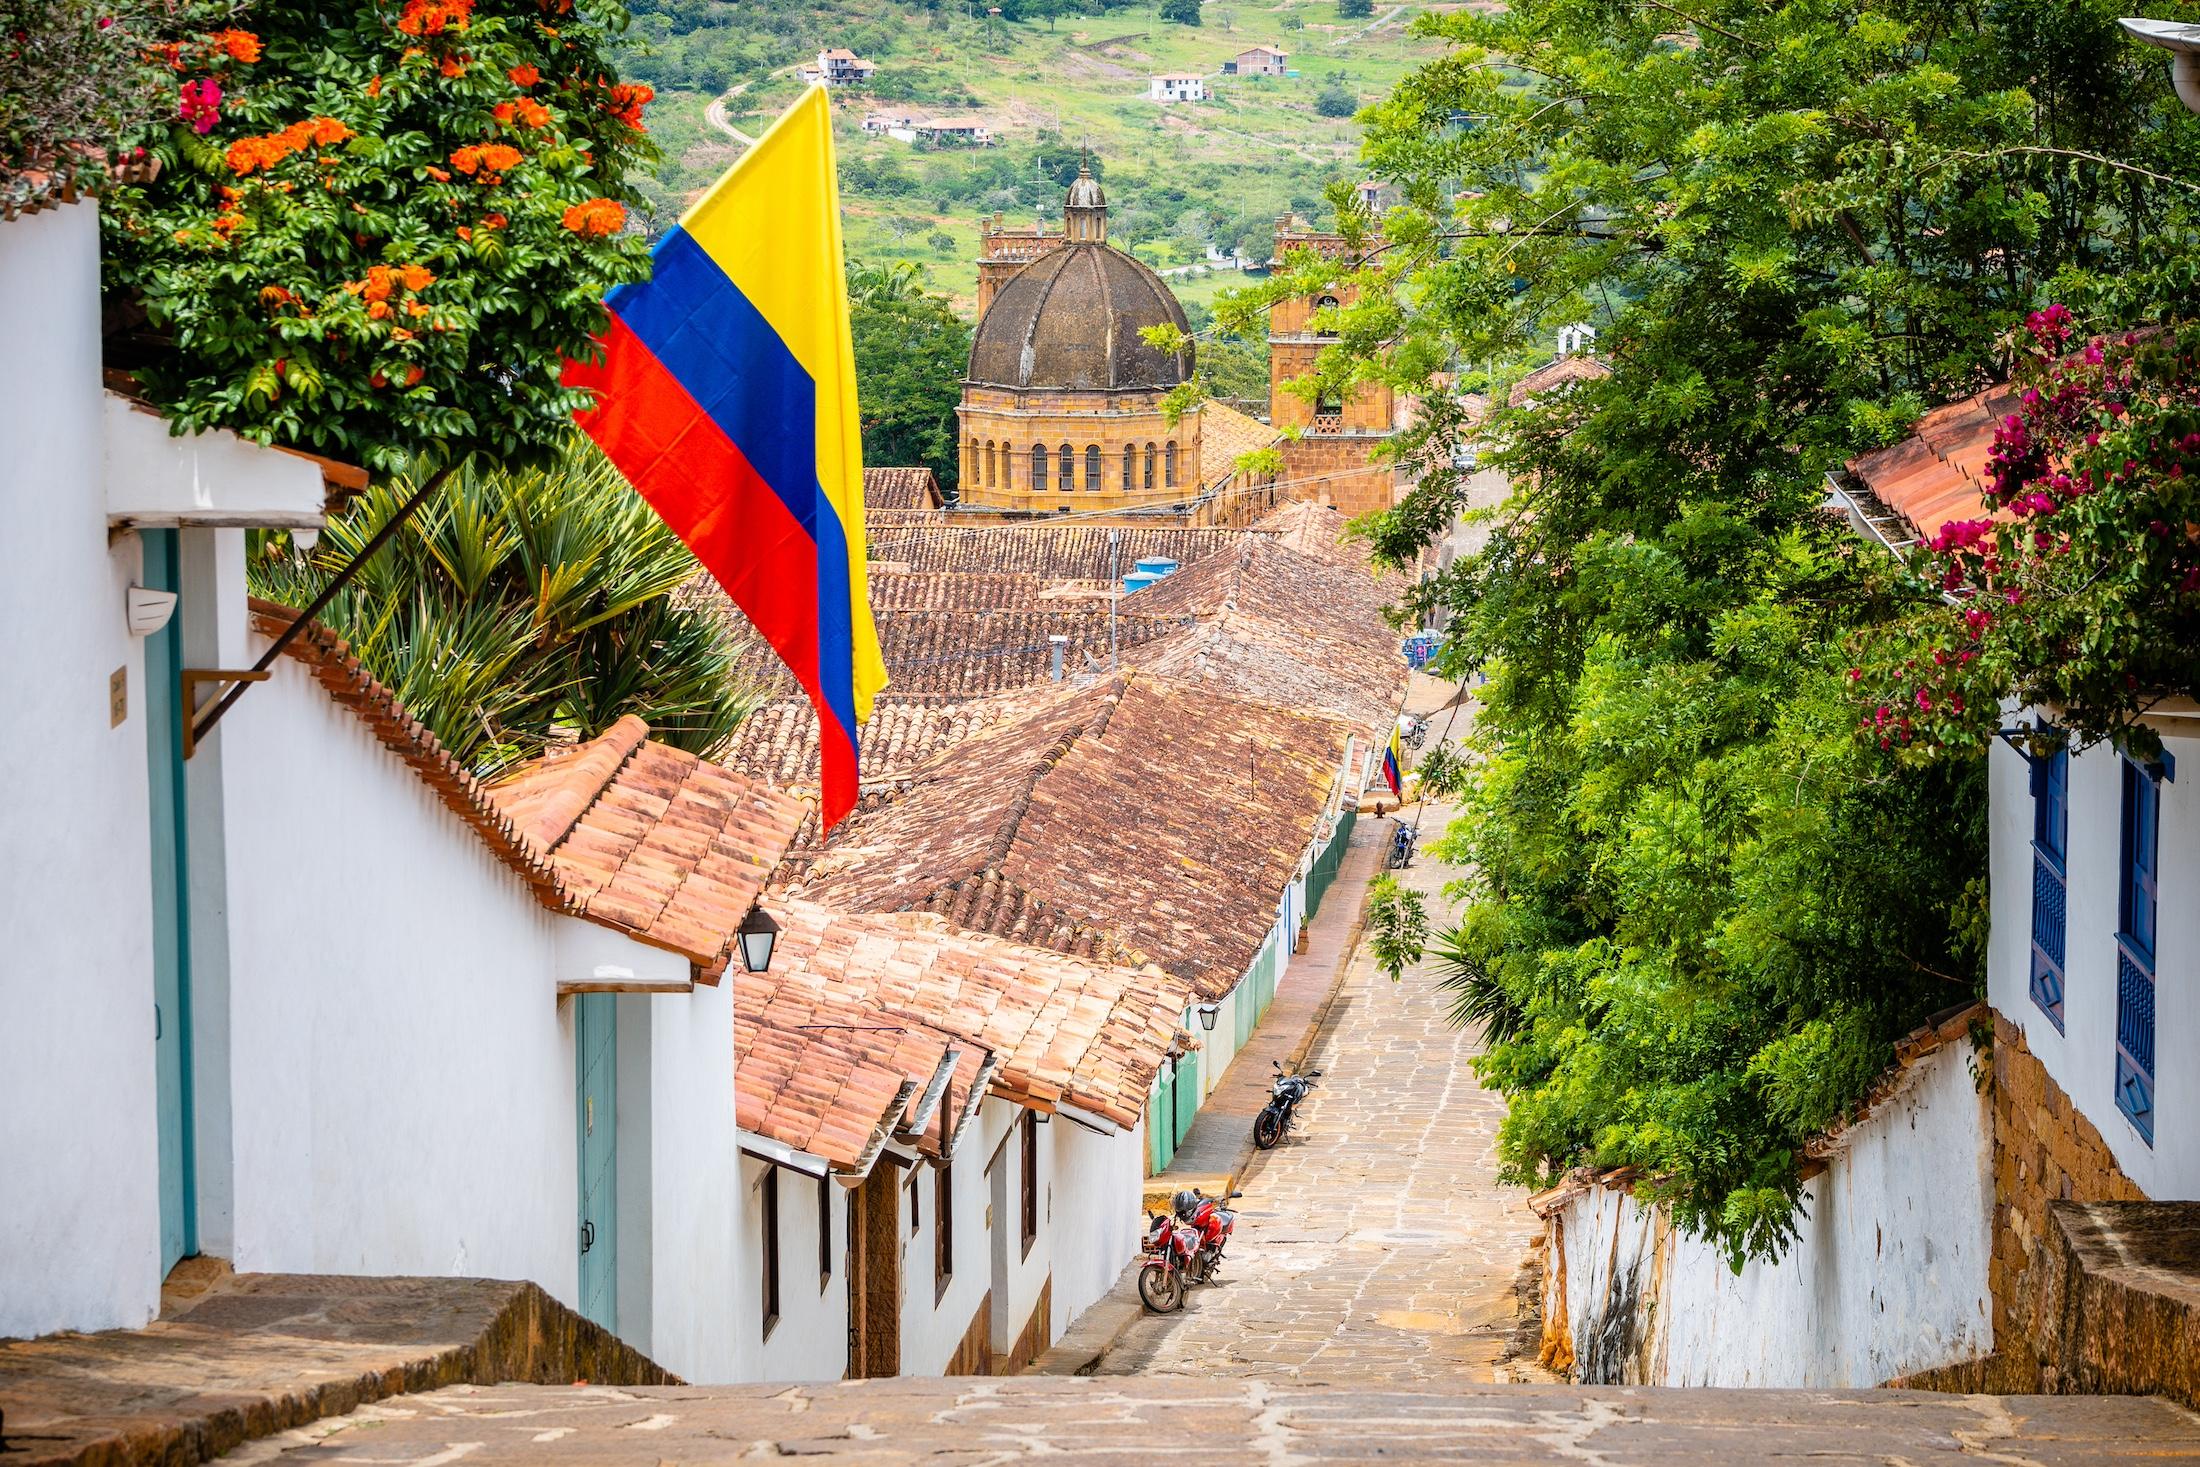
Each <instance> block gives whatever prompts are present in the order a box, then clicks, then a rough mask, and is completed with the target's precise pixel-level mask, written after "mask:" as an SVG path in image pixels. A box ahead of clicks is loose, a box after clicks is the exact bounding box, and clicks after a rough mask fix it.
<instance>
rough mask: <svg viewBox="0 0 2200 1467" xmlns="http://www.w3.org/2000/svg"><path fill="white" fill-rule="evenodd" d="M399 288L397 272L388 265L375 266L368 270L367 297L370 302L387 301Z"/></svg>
mask: <svg viewBox="0 0 2200 1467" xmlns="http://www.w3.org/2000/svg"><path fill="white" fill-rule="evenodd" d="M396 288H397V272H396V271H395V270H392V269H391V268H390V267H389V266H387V265H373V266H369V267H368V269H367V283H366V297H367V299H368V300H370V301H385V300H388V299H389V298H390V292H391V291H392V290H395V289H396Z"/></svg>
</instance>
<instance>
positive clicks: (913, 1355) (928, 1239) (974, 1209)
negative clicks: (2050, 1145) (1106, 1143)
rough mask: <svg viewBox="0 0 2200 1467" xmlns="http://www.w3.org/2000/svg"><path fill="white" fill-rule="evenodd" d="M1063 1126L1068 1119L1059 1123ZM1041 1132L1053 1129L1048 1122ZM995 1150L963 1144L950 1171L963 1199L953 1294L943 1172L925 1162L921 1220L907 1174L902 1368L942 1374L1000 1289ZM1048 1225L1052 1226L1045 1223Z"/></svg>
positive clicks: (955, 1242) (920, 1190) (920, 1169)
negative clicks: (940, 1196) (943, 1246)
mask: <svg viewBox="0 0 2200 1467" xmlns="http://www.w3.org/2000/svg"><path fill="white" fill-rule="evenodd" d="M1055 1124H1056V1125H1062V1124H1066V1123H1065V1122H1061V1121H1057V1122H1055ZM1040 1129H1041V1130H1045V1129H1047V1128H1046V1127H1044V1126H1042V1127H1040ZM986 1156H987V1153H986V1151H985V1149H984V1148H983V1147H979V1146H971V1145H964V1146H960V1147H957V1148H956V1151H955V1159H954V1161H953V1162H952V1163H951V1164H950V1167H949V1173H950V1176H951V1179H952V1180H951V1186H952V1187H953V1189H954V1199H955V1227H954V1236H953V1240H952V1241H953V1247H954V1271H953V1274H952V1276H951V1277H950V1279H949V1282H948V1285H947V1290H946V1292H945V1293H939V1292H938V1290H937V1286H936V1274H935V1271H934V1267H933V1255H932V1239H933V1236H934V1234H933V1229H934V1228H935V1227H936V1226H937V1224H938V1222H939V1208H938V1207H937V1206H936V1205H935V1203H934V1192H933V1188H934V1182H933V1177H934V1174H935V1173H936V1171H937V1170H938V1168H937V1167H935V1166H934V1165H933V1164H932V1163H930V1162H923V1163H920V1164H919V1165H918V1166H917V1168H916V1171H917V1174H918V1180H917V1196H918V1201H917V1209H916V1213H917V1224H916V1226H915V1227H914V1228H912V1227H911V1226H910V1225H909V1214H910V1208H909V1197H908V1189H907V1185H906V1184H907V1179H906V1178H904V1179H903V1183H904V1186H903V1194H902V1207H901V1373H902V1374H903V1375H941V1374H944V1373H945V1372H946V1370H947V1365H948V1362H949V1361H951V1360H952V1359H954V1356H955V1347H956V1346H957V1345H959V1344H961V1343H962V1338H963V1335H964V1333H965V1332H966V1331H968V1330H969V1328H970V1323H971V1321H972V1320H973V1319H975V1318H976V1317H977V1314H978V1306H979V1304H981V1303H982V1302H984V1300H985V1299H986V1297H987V1295H988V1294H990V1293H991V1292H992V1288H993V1243H992V1238H991V1234H990V1232H989V1230H988V1229H987V1227H986V1223H985V1209H986V1204H987V1202H989V1201H990V1200H991V1197H990V1190H991V1189H990V1186H989V1184H988V1183H987V1181H986V1176H985V1163H986ZM1041 1226H1042V1227H1043V1226H1045V1224H1044V1223H1042V1224H1041Z"/></svg>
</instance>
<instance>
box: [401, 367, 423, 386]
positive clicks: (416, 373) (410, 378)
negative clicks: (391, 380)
mask: <svg viewBox="0 0 2200 1467" xmlns="http://www.w3.org/2000/svg"><path fill="white" fill-rule="evenodd" d="M426 375H427V373H426V372H424V371H423V370H421V369H420V368H419V367H413V368H411V369H410V370H408V371H407V372H406V373H405V385H406V386H407V387H418V386H419V385H420V379H421V378H422V377H425V376H426Z"/></svg>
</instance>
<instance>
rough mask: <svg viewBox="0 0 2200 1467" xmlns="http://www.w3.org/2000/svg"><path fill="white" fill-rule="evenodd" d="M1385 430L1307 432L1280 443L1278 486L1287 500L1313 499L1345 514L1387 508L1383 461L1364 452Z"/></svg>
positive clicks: (1389, 480)
mask: <svg viewBox="0 0 2200 1467" xmlns="http://www.w3.org/2000/svg"><path fill="white" fill-rule="evenodd" d="M1388 436H1389V435H1388V434H1349V433H1348V434H1326V433H1308V434H1306V435H1305V436H1304V437H1302V438H1300V439H1298V440H1297V441H1296V442H1291V441H1288V440H1287V441H1286V442H1285V443H1284V444H1283V445H1282V451H1283V476H1282V480H1281V488H1282V489H1283V491H1284V497H1285V498H1286V499H1290V500H1313V501H1314V502H1316V503H1318V504H1327V505H1331V506H1333V507H1334V508H1336V509H1338V510H1341V511H1343V512H1344V513H1345V514H1347V515H1360V514H1365V513H1367V512H1368V511H1369V510H1372V509H1389V508H1390V507H1391V505H1392V504H1393V503H1394V502H1395V501H1396V497H1397V496H1396V491H1395V489H1394V488H1393V474H1392V470H1391V466H1390V465H1389V464H1387V463H1369V462H1368V457H1367V456H1368V454H1369V453H1370V452H1371V451H1373V450H1374V449H1375V447H1376V446H1377V445H1379V444H1381V443H1382V442H1384V441H1385V439H1386V438H1387V437H1388Z"/></svg>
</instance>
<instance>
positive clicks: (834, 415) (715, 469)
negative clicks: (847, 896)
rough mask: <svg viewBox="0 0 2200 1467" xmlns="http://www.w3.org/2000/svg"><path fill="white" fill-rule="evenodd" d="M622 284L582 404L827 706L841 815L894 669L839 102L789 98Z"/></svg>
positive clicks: (830, 799)
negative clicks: (591, 403)
mask: <svg viewBox="0 0 2200 1467" xmlns="http://www.w3.org/2000/svg"><path fill="white" fill-rule="evenodd" d="M653 259H654V264H655V269H654V271H653V272H652V276H651V278H650V279H649V280H648V281H647V282H645V283H643V284H639V285H622V286H620V287H619V288H617V289H616V290H614V291H612V292H611V294H610V295H609V296H608V297H607V298H606V300H605V304H606V305H608V306H609V307H610V308H611V327H610V330H609V331H607V332H606V333H605V334H604V338H603V345H604V354H603V360H602V361H601V362H598V363H596V364H594V365H589V364H585V363H581V362H569V363H567V364H566V371H565V380H566V382H567V384H568V385H571V386H576V387H588V388H593V389H595V391H596V393H597V404H596V407H595V408H594V409H593V410H592V411H589V412H586V413H582V414H580V415H579V422H580V425H581V427H582V428H583V429H585V430H586V431H587V433H588V435H589V436H590V437H591V438H594V439H595V440H596V442H597V443H599V444H601V445H602V446H603V450H604V452H605V453H606V454H608V455H609V456H610V458H611V461H612V462H613V463H615V464H617V465H618V466H619V470H620V472H621V473H623V474H625V475H626V477H627V481H628V482H629V483H631V484H633V486H634V487H635V489H636V490H638V491H639V492H640V493H641V496H642V497H643V498H644V499H646V500H648V501H649V503H650V505H651V507H652V508H654V509H655V510H656V511H657V513H658V514H660V515H662V516H663V517H664V520H665V523H666V524H668V525H670V526H671V527H672V528H673V530H674V531H675V532H676V533H677V534H678V535H679V536H680V538H681V539H682V540H685V541H686V542H687V543H688V546H689V548H690V549H692V550H693V551H694V552H695V557H696V559H698V560H700V561H701V562H702V563H703V565H704V566H705V568H707V569H708V570H709V571H710V573H711V574H712V575H714V576H716V577H717V578H718V584H719V585H721V586H723V587H725V589H726V593H727V594H728V595H730V596H731V597H732V598H733V599H734V602H735V604H736V605H738V606H739V607H740V608H741V610H742V611H743V612H745V613H747V615H748V618H749V620H750V621H751V622H753V623H754V624H755V626H756V629H757V630H758V631H759V632H761V633H762V634H763V636H764V639H765V640H766V641H768V642H770V643H771V645H772V647H773V648H774V649H775V650H776V651H777V652H778V653H779V655H780V657H781V658H783V659H784V660H785V661H786V664H787V666H788V667H789V668H790V669H792V670H793V672H794V675H795V677H796V678H797V679H799V680H800V681H801V684H802V687H803V689H804V691H806V692H807V693H808V694H809V695H810V702H811V703H812V704H813V705H814V706H815V707H816V709H817V722H818V747H819V756H820V760H821V762H822V763H823V765H824V768H823V771H822V778H821V781H820V783H821V785H822V798H821V800H820V801H819V804H820V807H821V808H820V815H821V816H822V818H823V820H824V823H825V825H826V826H827V827H828V828H829V827H830V826H832V825H833V824H834V823H835V822H837V821H838V820H839V819H840V817H841V816H843V815H845V814H847V813H848V811H849V810H850V809H852V808H853V807H854V805H855V802H856V747H857V732H856V731H857V728H858V726H859V725H861V724H862V723H864V722H865V721H867V720H868V719H869V718H870V716H871V703H872V699H873V698H874V697H875V696H876V695H877V693H878V690H879V689H880V688H882V687H884V686H885V685H886V665H885V662H884V660H883V659H882V658H881V657H880V655H879V647H878V632H877V630H876V628H875V627H874V626H873V625H872V622H871V602H870V593H869V587H868V585H867V584H866V581H865V578H864V571H863V561H864V550H863V445H862V434H861V429H860V424H859V421H858V419H857V416H856V379H855V354H854V350H853V348H852V347H851V345H850V343H849V339H848V297H847V289H846V285H845V280H844V275H843V266H842V261H841V240H840V189H839V185H838V182H837V180H836V179H835V177H834V171H833V130H832V115H831V112H830V110H829V109H828V107H827V105H826V101H825V91H824V89H823V88H822V87H814V88H812V89H811V90H810V92H809V94H808V95H807V96H805V97H803V99H802V100H801V101H799V102H797V103H795V105H794V106H793V107H792V108H790V109H789V110H788V112H787V114H786V115H785V116H784V117H781V118H780V119H779V121H778V122H776V123H774V124H773V125H772V128H771V131H769V132H767V133H765V134H764V136H763V137H762V138H760V139H759V140H758V141H757V144H756V146H755V147H753V148H751V149H749V151H748V152H747V153H746V154H744V155H743V156H742V158H741V161H740V162H738V163H736V164H734V166H733V168H732V170H731V171H730V172H728V173H727V174H726V176H725V177H724V178H721V179H720V180H718V182H717V183H716V184H714V185H713V186H712V187H711V190H710V192H709V193H707V194H705V195H704V196H703V197H702V198H701V199H700V200H699V201H698V202H697V203H696V205H695V207H694V208H692V209H690V210H688V212H687V216H686V217H685V218H683V219H682V220H681V221H680V224H679V227H678V228H676V229H674V230H673V231H672V232H671V233H670V234H667V235H666V236H665V237H664V238H663V239H662V240H661V241H659V242H658V244H657V248H656V250H655V252H654V256H653Z"/></svg>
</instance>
